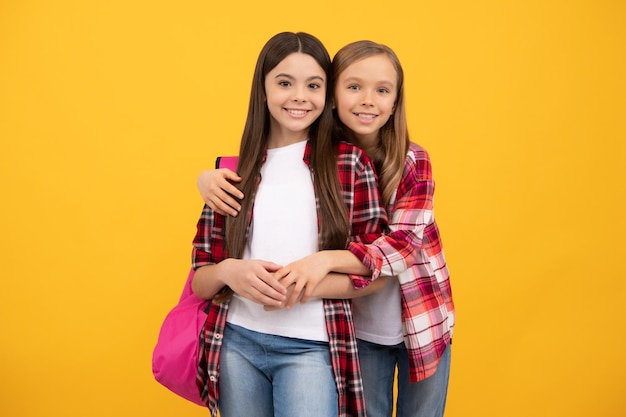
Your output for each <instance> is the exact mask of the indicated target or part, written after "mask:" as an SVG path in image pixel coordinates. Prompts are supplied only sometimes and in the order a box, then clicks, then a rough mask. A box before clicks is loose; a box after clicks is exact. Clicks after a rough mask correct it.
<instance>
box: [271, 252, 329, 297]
mask: <svg viewBox="0 0 626 417" xmlns="http://www.w3.org/2000/svg"><path fill="white" fill-rule="evenodd" d="M329 272H330V271H329V270H328V268H327V264H326V262H324V252H316V253H314V254H312V255H309V256H307V257H305V258H302V259H300V260H298V261H295V262H292V263H290V264H289V265H287V266H285V267H283V268H281V269H280V270H278V271H277V272H276V274H274V276H275V278H276V279H277V280H278V281H279V282H280V283H281V285H283V286H284V287H285V288H287V289H288V295H287V297H286V300H285V303H284V307H285V308H291V307H292V306H293V305H295V304H296V303H297V302H301V303H306V302H307V301H308V299H309V298H310V297H311V294H312V293H313V290H314V289H315V287H316V286H317V285H318V284H319V283H320V282H321V281H322V280H323V279H324V278H325V277H326V275H327V274H328V273H329Z"/></svg>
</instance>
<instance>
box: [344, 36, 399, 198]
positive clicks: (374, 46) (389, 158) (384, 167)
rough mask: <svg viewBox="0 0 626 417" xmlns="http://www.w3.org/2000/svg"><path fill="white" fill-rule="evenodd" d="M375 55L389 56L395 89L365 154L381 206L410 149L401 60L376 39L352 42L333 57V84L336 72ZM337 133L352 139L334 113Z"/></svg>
mask: <svg viewBox="0 0 626 417" xmlns="http://www.w3.org/2000/svg"><path fill="white" fill-rule="evenodd" d="M375 55H385V56H387V57H388V58H389V60H390V61H391V63H392V65H393V66H394V68H395V70H396V74H397V84H398V90H397V92H396V93H397V94H396V102H395V105H394V112H393V116H392V117H390V118H389V120H388V121H387V123H385V125H384V126H383V127H382V128H381V129H380V131H379V139H380V141H379V142H378V146H377V147H376V149H374V150H373V151H371V155H370V154H368V156H369V157H370V159H371V160H372V162H374V166H375V167H376V172H377V173H378V188H379V189H380V196H381V200H382V203H383V204H384V205H383V207H387V205H388V204H389V201H390V199H391V196H392V195H393V193H394V191H395V190H396V188H397V187H398V184H399V183H400V180H401V179H402V172H403V169H404V163H405V160H406V154H407V152H408V150H409V132H408V127H407V122H406V108H405V104H404V71H403V70H402V65H401V64H400V60H399V59H398V57H397V56H396V54H395V53H394V52H393V50H392V49H391V48H389V47H388V46H386V45H382V44H379V43H376V42H372V41H368V40H363V41H357V42H352V43H350V44H348V45H346V46H344V47H343V48H341V49H340V50H339V51H338V52H337V53H336V54H335V57H334V58H333V77H334V78H333V84H335V81H336V80H337V78H339V75H340V74H341V73H342V72H343V71H345V69H346V68H348V67H349V66H350V65H352V64H353V63H355V62H357V61H360V60H362V59H365V58H369V57H371V56H375ZM335 123H336V125H335V126H336V128H337V131H336V133H335V134H336V135H339V136H340V137H343V138H346V139H351V138H352V137H353V133H352V132H351V131H350V129H348V128H347V127H346V126H345V125H344V124H343V123H342V122H341V120H340V119H339V116H337V114H336V112H335Z"/></svg>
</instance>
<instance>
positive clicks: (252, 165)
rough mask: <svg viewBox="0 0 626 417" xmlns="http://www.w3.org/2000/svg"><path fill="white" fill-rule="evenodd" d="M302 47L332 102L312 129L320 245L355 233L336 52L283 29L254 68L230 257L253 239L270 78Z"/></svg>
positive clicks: (229, 227) (229, 232)
mask: <svg viewBox="0 0 626 417" xmlns="http://www.w3.org/2000/svg"><path fill="white" fill-rule="evenodd" d="M296 52H300V53H303V54H307V55H310V56H311V57H313V59H315V61H316V62H317V63H318V64H319V66H320V67H321V68H322V69H323V70H324V73H325V75H326V105H325V106H324V110H323V112H322V114H321V115H320V116H319V117H318V119H317V120H316V121H315V122H314V123H313V124H312V125H311V127H310V128H309V142H310V147H311V160H310V166H311V170H312V172H313V178H314V187H315V193H316V196H317V198H318V201H319V207H318V213H319V239H318V240H319V249H344V248H345V247H346V244H347V242H348V238H349V236H350V223H349V221H348V214H347V208H346V205H345V203H344V202H343V198H342V194H341V190H340V186H339V177H338V172H337V162H336V161H337V147H336V146H335V140H334V139H333V134H332V129H333V127H332V126H333V115H332V108H331V106H330V105H328V103H330V102H331V96H332V92H333V88H332V63H331V60H330V56H329V54H328V51H327V50H326V48H325V47H324V45H323V44H322V43H321V42H320V41H319V40H318V39H317V38H315V37H314V36H312V35H309V34H307V33H302V32H298V33H292V32H283V33H279V34H277V35H275V36H273V37H272V38H271V39H270V40H269V41H268V42H267V43H266V44H265V46H264V47H263V49H262V50H261V53H260V54H259V58H258V60H257V63H256V67H255V70H254V76H253V79H252V91H251V93H250V104H249V106H248V116H247V118H246V124H245V127H244V131H243V135H242V138H241V145H240V149H239V162H238V165H237V173H238V174H239V175H240V176H241V178H242V181H241V182H240V183H239V184H236V186H237V187H238V188H239V189H240V190H241V191H242V192H243V194H244V195H245V196H246V197H245V198H244V199H243V200H242V201H241V212H240V213H239V215H238V216H237V217H231V216H229V217H228V218H227V219H226V246H227V250H228V256H229V257H233V258H242V256H243V252H244V248H245V245H246V241H247V239H248V227H249V222H250V215H251V210H252V206H253V203H254V197H255V193H256V189H257V186H258V183H259V178H260V172H261V166H262V164H263V160H264V156H265V152H266V148H267V141H268V138H269V133H270V132H269V130H270V114H269V110H268V108H267V104H266V100H265V99H266V96H265V77H266V76H267V74H268V73H269V72H270V71H271V70H272V69H273V68H274V67H276V66H277V65H278V64H279V63H280V62H281V61H282V60H283V59H285V58H286V57H287V56H288V55H290V54H293V53H296ZM224 295H226V297H227V296H228V295H227V294H224ZM221 298H225V297H221Z"/></svg>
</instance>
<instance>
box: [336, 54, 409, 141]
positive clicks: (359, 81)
mask: <svg viewBox="0 0 626 417" xmlns="http://www.w3.org/2000/svg"><path fill="white" fill-rule="evenodd" d="M397 78H398V75H397V73H396V70H395V68H394V66H393V64H392V62H391V60H390V59H389V58H388V57H387V56H386V55H384V54H378V55H373V56H370V57H367V58H364V59H362V60H359V61H356V62H354V63H352V64H350V65H349V66H348V67H346V69H345V70H343V71H342V72H341V73H340V74H339V75H338V77H337V83H336V85H335V106H336V108H337V115H338V116H339V119H340V120H341V121H342V122H343V123H344V124H345V125H346V127H348V128H349V129H350V130H351V131H352V134H353V135H354V140H355V141H356V142H357V143H355V144H356V145H358V146H359V147H361V148H363V149H368V148H370V147H373V146H376V144H377V143H378V140H379V138H378V133H379V130H380V128H381V127H383V126H384V125H385V123H387V121H388V120H389V118H390V117H391V115H392V114H393V110H394V105H395V102H396V97H397V91H398V81H397Z"/></svg>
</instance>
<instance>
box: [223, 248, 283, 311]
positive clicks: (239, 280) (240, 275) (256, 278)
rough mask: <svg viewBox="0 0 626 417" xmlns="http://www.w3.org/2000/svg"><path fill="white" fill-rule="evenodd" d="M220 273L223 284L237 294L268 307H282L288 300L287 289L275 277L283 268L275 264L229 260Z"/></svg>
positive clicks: (225, 261)
mask: <svg viewBox="0 0 626 417" xmlns="http://www.w3.org/2000/svg"><path fill="white" fill-rule="evenodd" d="M222 263H223V267H224V269H223V271H222V272H221V273H220V275H222V277H223V282H224V283H225V284H226V285H228V286H229V287H230V288H231V289H232V290H233V291H234V292H235V293H237V294H238V295H240V296H242V297H244V298H247V299H248V300H250V301H254V302H255V303H258V304H263V305H266V306H275V307H281V306H282V305H283V304H284V302H285V299H286V296H285V294H286V293H287V288H286V287H285V286H284V285H282V284H281V283H280V282H279V281H278V280H277V279H276V278H275V277H274V272H275V271H277V270H279V269H280V268H281V266H280V265H277V264H275V263H273V262H267V261H261V260H243V259H234V258H229V259H226V260H224V261H222Z"/></svg>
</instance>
